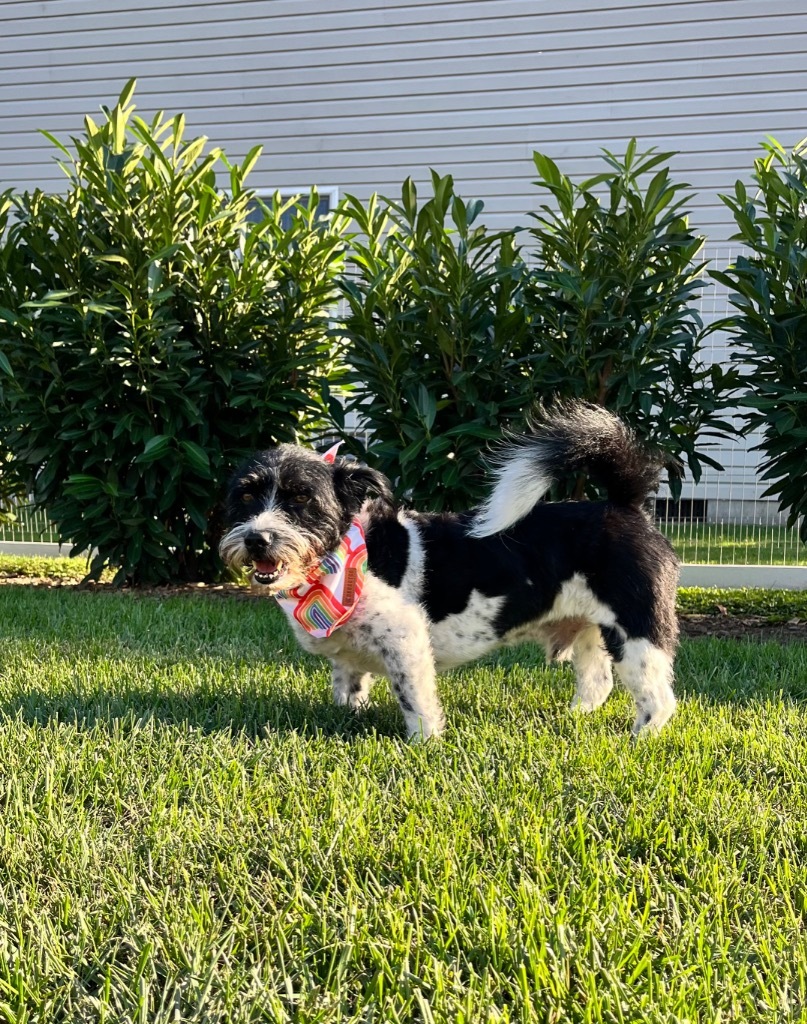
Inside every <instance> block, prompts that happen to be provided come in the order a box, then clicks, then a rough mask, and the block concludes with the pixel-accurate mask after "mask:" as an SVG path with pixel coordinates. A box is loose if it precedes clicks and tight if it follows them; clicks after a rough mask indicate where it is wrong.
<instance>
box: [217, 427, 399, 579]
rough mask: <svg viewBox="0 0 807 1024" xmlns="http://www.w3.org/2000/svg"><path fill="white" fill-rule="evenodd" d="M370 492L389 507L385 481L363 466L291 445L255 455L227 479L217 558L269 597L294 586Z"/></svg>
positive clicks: (333, 542)
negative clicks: (248, 573)
mask: <svg viewBox="0 0 807 1024" xmlns="http://www.w3.org/2000/svg"><path fill="white" fill-rule="evenodd" d="M373 494H375V495H376V496H377V497H378V498H379V499H380V500H381V501H383V502H384V503H385V504H387V505H389V506H393V505H394V498H393V495H392V488H391V486H390V482H389V480H387V478H386V477H385V476H384V475H383V474H382V473H378V472H376V471H375V470H372V469H368V468H367V467H366V466H361V465H358V464H357V463H355V462H346V461H345V460H343V459H336V460H335V461H333V462H326V461H324V460H323V458H322V456H321V455H318V454H317V453H316V452H313V451H310V450H309V449H307V448H300V447H298V446H297V445H291V444H281V445H278V447H277V448H270V449H268V450H267V451H263V452H258V454H256V455H253V456H252V458H251V459H249V460H248V461H247V462H245V463H244V464H243V465H242V466H241V467H240V468H239V469H238V470H237V471H236V473H235V474H234V475H233V477H232V479H231V480H230V485H229V489H228V492H227V510H226V526H227V533H226V534H225V535H224V537H223V538H222V541H221V544H220V545H219V551H220V553H221V557H222V558H223V559H224V561H225V562H226V563H227V564H228V565H231V566H233V567H234V568H238V567H240V566H245V565H249V564H251V565H252V568H253V580H254V582H256V583H258V584H260V585H262V586H265V587H267V588H268V589H270V590H271V591H278V590H288V589H290V588H292V587H296V586H299V585H300V584H302V583H304V582H305V580H306V578H307V577H308V575H309V574H310V573H311V571H312V570H313V569H314V568H315V567H316V565H317V564H318V563H319V562H320V561H321V560H322V558H323V557H324V556H325V555H326V554H328V552H329V551H334V550H335V549H336V548H337V547H338V546H339V542H340V541H341V539H342V537H344V535H345V534H346V533H347V531H348V529H349V528H350V524H351V521H352V520H353V518H354V517H355V515H356V514H357V513H358V512H359V510H360V509H361V507H362V505H363V504H364V503H365V501H367V500H368V498H369V497H370V496H371V495H373Z"/></svg>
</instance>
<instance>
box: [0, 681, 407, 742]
mask: <svg viewBox="0 0 807 1024" xmlns="http://www.w3.org/2000/svg"><path fill="white" fill-rule="evenodd" d="M2 718H7V719H13V720H17V721H22V722H24V723H25V724H26V725H36V726H41V727H43V728H47V727H52V726H54V725H55V726H65V727H69V728H75V729H77V730H79V731H89V730H93V729H104V730H109V731H114V732H123V733H131V732H135V731H138V730H142V729H146V728H151V727H153V726H154V725H158V726H160V727H165V728H169V729H172V728H173V729H176V728H178V729H180V730H187V731H195V732H203V733H209V734H210V733H225V734H230V735H233V736H235V735H242V736H245V737H247V738H248V739H252V740H256V741H257V740H260V739H265V738H267V737H269V736H271V735H273V734H283V733H298V734H300V735H301V736H305V737H308V738H312V739H313V738H317V737H329V736H339V737H342V738H343V739H348V740H349V739H356V738H359V737H362V736H367V735H370V734H372V733H378V734H380V735H384V736H401V737H402V736H404V729H403V722H402V720H401V717H400V714H399V712H398V709H397V707H396V706H394V705H393V704H392V703H391V702H390V701H386V700H385V701H384V702H382V703H380V704H378V705H373V706H371V707H369V708H367V709H365V710H363V711H361V712H359V713H355V712H352V711H350V710H349V709H347V708H342V707H336V706H335V705H334V704H333V703H332V702H330V701H328V700H325V699H323V698H319V697H314V698H313V699H312V698H310V697H307V696H305V695H303V694H299V693H294V692H289V693H271V694H268V693H258V692H256V691H253V692H248V691H242V692H241V693H240V694H239V695H238V697H237V699H234V698H233V696H232V695H231V694H224V695H218V696H217V695H215V694H204V695H199V696H194V697H187V696H186V695H184V694H180V693H175V692H171V691H166V690H164V689H161V690H160V691H159V692H151V691H148V690H138V689H129V690H121V691H117V692H115V693H114V694H113V693H107V692H104V691H102V690H96V691H91V692H85V693H82V694H75V693H71V694H58V695H54V694H51V693H47V692H45V691H43V690H26V692H25V693H21V694H19V695H18V696H10V697H9V696H7V697H6V698H5V699H4V700H2V701H0V719H2Z"/></svg>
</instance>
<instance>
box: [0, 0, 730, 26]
mask: <svg viewBox="0 0 807 1024" xmlns="http://www.w3.org/2000/svg"><path fill="white" fill-rule="evenodd" d="M78 2H83V4H84V6H85V9H86V10H87V11H90V10H91V11H94V12H98V11H106V12H109V11H112V12H115V13H118V14H131V13H132V4H131V2H126V0H123V2H122V0H92V5H91V6H90V3H89V0H47V12H48V17H59V16H62V15H69V14H71V13H72V14H73V15H75V14H76V13H77V11H78ZM257 2H258V3H260V4H261V5H262V6H263V7H264V10H265V0H257ZM467 2H468V0H441V2H438V3H435V0H406V2H405V3H400V4H396V5H395V9H396V10H403V9H405V10H415V11H419V12H421V19H422V20H423V21H424V22H427V23H428V22H432V21H434V20H435V18H437V17H444V16H445V14H446V12H448V13H449V14H450V12H451V11H452V9H455V8H456V9H462V8H464V6H465V5H466V3H467ZM494 2H495V3H496V4H497V6H498V7H500V8H501V9H502V10H505V9H506V8H507V7H508V6H510V5H512V4H515V3H518V2H519V0H494ZM702 2H703V0H675V4H674V6H676V7H685V8H686V7H695V6H696V5H697V4H700V3H702ZM719 2H721V3H723V4H724V6H725V7H726V8H727V9H729V13H730V8H731V6H732V5H733V2H734V0H719ZM226 4H227V9H228V14H229V16H230V17H231V18H237V17H239V12H241V11H242V10H245V9H246V10H247V12H248V11H249V9H250V8H253V7H254V6H255V4H256V0H226ZM171 6H172V7H176V8H180V9H182V10H183V11H186V12H187V16H188V17H192V15H193V13H199V14H200V15H201V14H203V13H204V11H205V10H211V9H214V8H218V7H220V6H221V0H201V2H200V0H171ZM632 6H633V7H634V8H635V9H641V10H645V11H647V17H648V20H653V18H655V16H656V12H657V11H658V10H659V8H665V7H669V6H670V0H641V2H636V3H634V4H632ZM613 7H614V2H613V0H556V2H555V4H554V5H553V9H554V10H556V11H564V12H566V13H572V12H578V13H587V12H589V11H601V10H611V9H612V8H613ZM164 8H165V4H164V3H163V4H158V3H154V2H153V0H152V2H148V0H144V2H143V3H139V4H138V6H137V13H138V15H141V16H143V18H144V20H150V19H151V17H152V16H153V13H154V12H157V11H161V10H163V9H164ZM376 10H382V11H387V12H389V11H390V5H389V4H379V2H378V0H328V11H329V12H339V13H341V14H355V15H356V16H357V17H359V18H361V17H364V16H365V15H366V14H368V13H371V12H373V11H376ZM43 11H44V4H43V2H42V0H3V4H2V5H1V6H0V22H2V21H3V20H5V21H14V20H19V19H29V18H36V17H40V16H42V14H43ZM322 11H323V0H272V12H273V15H275V14H276V15H277V16H278V17H282V16H285V15H288V14H296V15H297V17H299V18H316V17H317V16H319V15H321V14H322ZM245 16H246V17H249V16H250V14H249V13H247V14H246V15H245Z"/></svg>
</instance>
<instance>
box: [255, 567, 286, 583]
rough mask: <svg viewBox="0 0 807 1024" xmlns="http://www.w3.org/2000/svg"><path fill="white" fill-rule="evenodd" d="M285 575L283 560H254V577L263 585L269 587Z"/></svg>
mask: <svg viewBox="0 0 807 1024" xmlns="http://www.w3.org/2000/svg"><path fill="white" fill-rule="evenodd" d="M282 575H283V563H282V562H269V561H266V562H253V564H252V578H253V580H254V581H255V582H256V583H258V584H260V585H261V586H262V587H268V586H269V584H270V583H274V582H275V581H276V580H278V579H280V577H281V576H282Z"/></svg>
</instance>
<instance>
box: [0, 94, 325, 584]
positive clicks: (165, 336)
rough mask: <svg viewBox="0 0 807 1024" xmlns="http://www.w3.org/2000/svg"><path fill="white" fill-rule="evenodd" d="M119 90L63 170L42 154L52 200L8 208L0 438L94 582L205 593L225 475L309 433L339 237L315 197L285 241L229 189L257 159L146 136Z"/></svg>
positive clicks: (21, 201)
mask: <svg viewBox="0 0 807 1024" xmlns="http://www.w3.org/2000/svg"><path fill="white" fill-rule="evenodd" d="M133 85H134V83H130V84H129V85H128V86H127V88H126V89H125V90H124V92H123V93H122V94H121V97H120V100H119V102H118V104H117V105H116V106H115V108H114V109H113V110H112V111H107V112H105V117H104V120H103V122H102V123H101V124H99V125H96V124H95V123H94V122H93V121H92V120H91V119H90V118H87V121H86V134H85V136H84V137H83V138H80V139H73V140H72V141H73V147H74V154H75V155H72V154H71V153H70V152H69V151H68V149H67V148H66V147H65V146H63V145H62V144H61V143H60V142H58V141H56V140H55V139H54V140H52V141H53V142H54V144H55V145H56V146H58V148H59V150H60V151H61V153H62V155H63V157H64V160H63V163H62V166H63V168H64V170H65V172H66V174H67V177H68V189H67V194H66V195H47V194H45V193H43V192H41V191H36V192H33V193H31V194H28V193H26V194H25V195H22V196H17V197H14V199H13V206H14V213H15V222H14V223H12V224H11V225H10V226H9V228H8V230H7V232H6V238H5V241H4V242H2V245H1V246H0V248H1V249H2V252H0V260H2V262H0V268H4V277H5V279H4V280H3V279H0V307H4V308H2V309H0V321H4V323H3V324H2V329H0V380H2V387H3V391H2V395H0V398H2V401H1V402H0V439H2V443H3V444H5V445H6V446H7V447H8V449H9V450H10V451H11V452H12V453H13V455H14V458H15V459H16V460H17V463H18V464H19V465H21V466H24V467H25V468H26V470H27V473H28V475H29V477H30V482H31V485H32V487H33V493H34V496H35V501H36V504H37V505H38V506H39V507H43V508H46V509H47V511H48V513H49V515H50V517H51V519H52V520H53V521H54V523H55V524H56V526H57V528H58V530H59V534H60V537H61V538H62V540H63V541H70V542H72V543H73V544H74V545H75V547H76V548H77V549H78V550H82V549H86V548H96V549H97V551H98V555H97V557H96V558H95V559H94V561H93V563H92V575H93V576H96V577H97V576H98V575H100V573H101V572H102V570H103V568H104V567H105V566H107V565H112V566H115V567H116V568H117V569H118V574H117V577H116V579H117V580H118V581H119V582H121V581H124V580H128V581H130V582H133V583H137V582H157V581H161V580H168V579H171V578H182V579H205V578H210V577H211V576H213V575H214V574H215V573H216V571H217V568H218V562H217V556H216V554H215V552H214V550H213V549H212V548H211V545H210V543H209V542H210V541H211V540H213V539H214V537H213V534H214V533H215V521H214V520H215V517H212V518H211V508H212V507H213V506H214V505H215V503H216V496H217V492H218V490H219V487H220V486H221V483H222V481H223V480H224V478H225V477H226V475H227V472H228V471H229V469H230V467H231V465H232V464H233V462H234V460H237V459H238V458H240V457H242V456H243V455H244V454H245V453H246V452H248V451H250V450H254V449H255V448H256V447H259V446H265V445H267V444H269V443H271V442H273V441H277V440H289V439H293V438H294V437H295V436H296V434H297V431H298V428H299V426H300V424H301V423H303V422H305V423H306V424H311V423H312V422H314V421H316V420H317V418H319V417H321V416H322V412H323V405H322V395H323V391H327V388H326V387H324V385H327V377H328V375H329V373H330V371H331V369H332V366H333V361H332V343H331V342H330V340H329V338H328V315H329V312H330V310H331V304H332V302H333V300H334V279H335V276H336V274H337V272H338V271H339V270H340V266H341V259H342V240H341V236H340V231H341V227H342V222H341V221H339V220H338V218H337V219H335V220H334V221H332V222H331V223H330V224H325V225H323V224H322V223H320V222H319V221H318V219H317V214H316V206H317V197H316V195H313V196H312V197H311V200H310V202H309V203H308V205H307V206H305V205H300V206H296V207H294V208H293V209H292V217H291V224H290V226H287V227H284V223H283V221H284V218H283V216H282V215H283V214H284V213H287V212H288V210H289V204H286V206H285V207H284V206H283V205H282V204H281V203H280V200H279V198H277V197H276V199H275V201H274V203H273V204H272V205H271V206H265V205H263V204H260V203H257V202H256V200H255V198H254V196H253V193H252V192H251V191H249V190H248V189H247V188H246V187H245V185H244V181H245V178H246V177H247V174H248V173H249V170H250V168H251V167H252V166H253V164H254V163H255V160H256V159H257V157H258V154H259V151H258V150H257V149H256V150H253V151H252V152H251V153H250V154H249V155H248V156H247V157H246V158H245V159H244V160H243V162H242V163H241V164H230V163H229V162H228V161H227V160H226V158H225V157H224V155H223V154H222V153H221V152H220V151H219V150H211V151H210V152H206V151H205V144H206V140H205V139H204V138H199V139H194V140H192V141H187V142H186V141H185V140H184V137H183V133H184V118H183V117H182V116H177V117H175V118H172V119H166V118H164V117H163V116H162V115H161V114H160V115H158V116H157V117H155V119H154V120H153V121H152V123H151V124H147V123H145V122H144V121H143V120H142V119H140V118H138V117H137V116H135V115H134V107H133V105H132V104H131V103H130V99H131V95H132V90H133ZM216 164H223V165H224V166H225V167H226V169H227V171H228V189H229V194H228V193H227V192H225V191H223V190H222V189H221V188H219V186H218V185H217V181H216V175H215V165H216ZM256 205H257V207H258V210H259V214H258V217H257V218H256V217H255V209H256ZM286 219H287V218H286Z"/></svg>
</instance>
